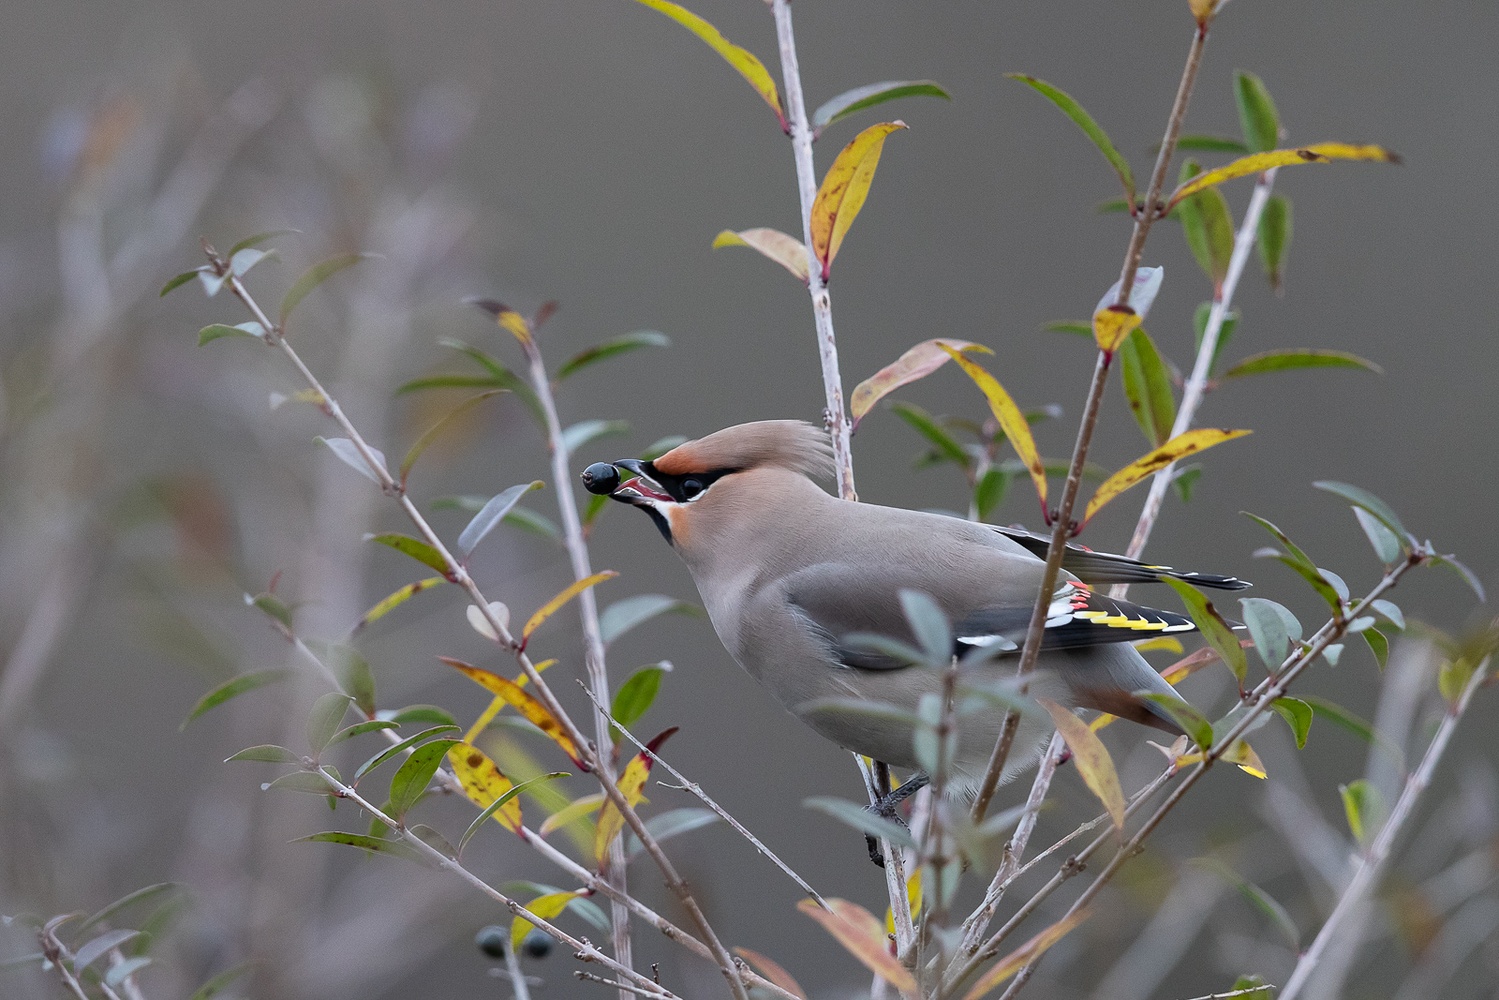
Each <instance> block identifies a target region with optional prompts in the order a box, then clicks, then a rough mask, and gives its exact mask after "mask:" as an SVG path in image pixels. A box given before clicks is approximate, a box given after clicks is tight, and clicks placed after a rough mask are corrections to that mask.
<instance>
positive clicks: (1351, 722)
mask: <svg viewBox="0 0 1499 1000" xmlns="http://www.w3.org/2000/svg"><path fill="white" fill-rule="evenodd" d="M1370 631H1373V630H1372V629H1371V630H1370ZM1366 634H1367V633H1366ZM1302 700H1303V701H1305V702H1306V703H1307V704H1308V705H1310V706H1312V711H1313V712H1315V713H1316V714H1317V715H1319V716H1321V717H1322V718H1324V719H1326V720H1327V721H1328V722H1332V723H1336V724H1337V725H1338V726H1340V727H1341V728H1343V729H1346V730H1347V731H1348V732H1350V733H1352V734H1353V735H1354V736H1357V737H1358V738H1359V739H1361V740H1363V741H1364V742H1365V743H1368V744H1369V745H1370V746H1377V747H1380V748H1381V749H1383V750H1385V751H1386V752H1387V753H1389V754H1390V756H1391V757H1392V758H1393V759H1394V760H1396V761H1397V762H1401V766H1404V765H1403V761H1404V759H1405V757H1404V754H1402V753H1401V751H1400V748H1399V747H1395V746H1392V745H1391V744H1390V742H1389V741H1388V740H1386V739H1385V738H1384V737H1383V736H1381V735H1380V734H1379V732H1378V731H1377V730H1376V729H1375V728H1374V726H1373V725H1372V724H1370V722H1369V721H1368V720H1367V719H1364V718H1363V717H1361V716H1359V715H1358V714H1357V713H1355V712H1352V711H1350V710H1348V709H1346V708H1344V707H1343V706H1342V705H1339V704H1338V703H1337V702H1335V701H1331V700H1329V699H1327V698H1319V697H1317V696H1316V695H1307V696H1306V697H1305V698H1303V699H1302Z"/></svg>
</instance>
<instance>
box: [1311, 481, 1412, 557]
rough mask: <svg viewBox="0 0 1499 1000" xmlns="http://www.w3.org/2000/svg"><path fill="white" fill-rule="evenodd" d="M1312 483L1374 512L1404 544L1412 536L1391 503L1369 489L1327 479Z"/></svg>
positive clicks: (1356, 505)
mask: <svg viewBox="0 0 1499 1000" xmlns="http://www.w3.org/2000/svg"><path fill="white" fill-rule="evenodd" d="M1312 485H1313V486H1315V487H1317V489H1319V490H1326V491H1327V492H1329V493H1332V494H1334V495H1335V496H1340V497H1342V498H1343V499H1344V500H1347V501H1348V502H1349V503H1351V504H1353V506H1355V507H1362V508H1363V509H1364V510H1366V511H1368V512H1369V513H1370V514H1373V515H1374V517H1375V518H1376V519H1377V520H1378V521H1379V522H1380V523H1381V524H1383V525H1384V526H1385V527H1386V528H1389V529H1390V530H1391V531H1393V532H1394V533H1395V535H1396V537H1398V538H1400V539H1402V545H1404V544H1406V542H1405V540H1406V539H1409V538H1410V537H1411V533H1410V532H1408V531H1406V530H1405V525H1403V524H1401V523H1400V518H1399V517H1397V516H1396V514H1395V512H1394V511H1393V510H1391V509H1390V506H1389V504H1387V503H1385V502H1384V501H1383V500H1381V499H1379V497H1377V496H1375V495H1374V494H1373V493H1370V492H1369V491H1368V490H1366V489H1362V488H1360V487H1358V486H1350V485H1349V484H1347V483H1338V482H1333V481H1331V480H1326V479H1324V480H1322V481H1321V482H1316V483H1312Z"/></svg>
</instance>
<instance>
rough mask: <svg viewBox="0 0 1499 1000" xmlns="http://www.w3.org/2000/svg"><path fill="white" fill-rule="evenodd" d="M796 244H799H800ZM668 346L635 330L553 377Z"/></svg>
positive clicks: (662, 338)
mask: <svg viewBox="0 0 1499 1000" xmlns="http://www.w3.org/2000/svg"><path fill="white" fill-rule="evenodd" d="M797 245H798V246H800V244H797ZM802 256H803V257H805V256H806V253H805V252H803V254H802ZM670 346H671V338H669V337H667V335H666V334H664V333H661V332H660V331H659V330H635V331H634V332H632V333H625V334H621V335H620V336H618V337H612V338H610V339H609V340H606V341H604V342H603V343H602V344H594V345H593V346H592V347H589V348H585V349H584V350H582V351H579V352H578V353H577V354H574V355H573V356H572V357H570V358H568V359H567V360H566V361H564V362H563V363H562V366H561V367H560V368H558V369H557V374H556V375H554V376H553V378H554V380H555V381H558V382H561V381H562V380H563V379H566V378H569V377H571V376H573V375H576V374H577V373H578V372H580V371H582V370H583V369H585V368H587V367H588V366H590V365H595V364H598V363H599V362H600V361H607V360H608V359H609V358H614V357H618V356H619V355H621V354H628V353H630V352H631V351H638V350H640V349H641V348H643V347H670Z"/></svg>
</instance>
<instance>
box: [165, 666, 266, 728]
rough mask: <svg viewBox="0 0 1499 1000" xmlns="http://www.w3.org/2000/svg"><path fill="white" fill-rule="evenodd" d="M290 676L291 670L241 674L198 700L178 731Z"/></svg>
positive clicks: (258, 671)
mask: <svg viewBox="0 0 1499 1000" xmlns="http://www.w3.org/2000/svg"><path fill="white" fill-rule="evenodd" d="M290 676H291V671H290V670H257V671H255V672H253V673H248V674H240V675H239V676H238V677H233V678H230V679H229V680H227V681H225V682H224V683H222V684H220V685H219V686H218V687H216V688H214V689H213V690H212V691H210V692H208V693H207V694H205V695H204V696H203V697H202V698H200V699H198V703H197V704H196V705H194V706H193V710H192V711H191V712H188V713H187V718H185V719H183V720H182V725H180V726H178V727H177V729H178V731H179V732H180V731H182V730H184V729H186V728H187V724H188V723H189V722H192V721H193V720H194V719H196V718H197V717H198V716H200V715H202V714H203V713H204V712H207V711H208V710H209V709H212V708H217V707H219V706H220V705H222V704H224V702H226V701H229V700H230V699H231V698H236V697H238V696H239V695H242V694H244V693H245V692H246V691H254V690H255V689H256V688H262V687H265V686H266V685H267V684H274V683H276V682H277V681H282V680H285V679H286V678H288V677H290Z"/></svg>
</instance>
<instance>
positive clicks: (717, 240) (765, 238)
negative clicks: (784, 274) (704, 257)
mask: <svg viewBox="0 0 1499 1000" xmlns="http://www.w3.org/2000/svg"><path fill="white" fill-rule="evenodd" d="M719 247H749V248H750V249H751V250H758V251H760V253H762V254H764V255H765V256H766V257H769V258H770V259H771V260H773V261H775V262H776V263H777V264H779V265H781V266H782V267H784V268H785V269H786V270H788V271H790V272H791V273H792V274H793V275H795V276H796V277H798V278H800V279H801V280H802V282H803V283H805V282H806V280H807V247H806V244H804V243H802V241H801V240H799V239H797V238H796V237H795V236H792V235H791V234H789V233H783V232H781V231H780V230H779V229H742V230H740V231H739V232H737V233H736V232H734V231H732V230H729V229H725V230H724V231H723V232H721V233H719V234H718V235H717V236H715V237H714V238H713V249H715V250H717V249H718V248H719Z"/></svg>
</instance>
